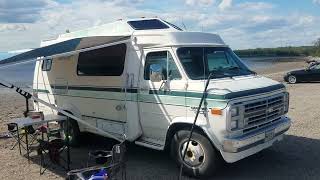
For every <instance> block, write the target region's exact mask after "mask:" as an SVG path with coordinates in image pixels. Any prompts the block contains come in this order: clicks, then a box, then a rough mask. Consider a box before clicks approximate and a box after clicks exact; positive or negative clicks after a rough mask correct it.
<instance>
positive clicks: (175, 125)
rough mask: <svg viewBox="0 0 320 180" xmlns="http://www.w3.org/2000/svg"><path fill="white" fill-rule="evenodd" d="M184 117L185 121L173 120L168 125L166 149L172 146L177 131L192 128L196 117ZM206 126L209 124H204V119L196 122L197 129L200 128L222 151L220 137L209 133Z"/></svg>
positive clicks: (217, 148) (214, 145)
mask: <svg viewBox="0 0 320 180" xmlns="http://www.w3.org/2000/svg"><path fill="white" fill-rule="evenodd" d="M179 119H180V118H179ZM183 119H184V121H180V120H179V121H178V120H176V121H172V123H171V124H170V126H169V127H168V130H167V133H166V140H165V149H167V148H169V147H170V144H171V140H172V136H173V135H174V134H175V133H176V132H178V131H179V130H190V129H191V127H192V124H193V120H194V119H193V118H190V117H189V118H183ZM199 120H200V119H199ZM206 126H207V124H203V121H202V122H201V120H200V121H199V122H197V123H196V125H195V130H198V131H200V132H201V133H203V135H205V136H206V137H207V138H208V139H209V141H210V142H211V144H212V145H213V147H215V148H216V150H218V151H221V150H222V145H221V143H220V142H219V140H218V138H217V137H216V136H215V135H214V134H213V133H209V131H208V130H207V128H206Z"/></svg>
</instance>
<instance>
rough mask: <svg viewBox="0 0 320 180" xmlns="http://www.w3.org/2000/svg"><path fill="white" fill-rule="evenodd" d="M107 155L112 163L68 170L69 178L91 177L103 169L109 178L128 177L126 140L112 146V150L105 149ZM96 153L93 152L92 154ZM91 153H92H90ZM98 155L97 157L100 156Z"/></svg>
mask: <svg viewBox="0 0 320 180" xmlns="http://www.w3.org/2000/svg"><path fill="white" fill-rule="evenodd" d="M104 153H108V154H105V155H106V157H110V158H111V163H110V164H105V165H102V166H101V165H100V166H93V167H87V168H83V169H76V170H72V171H69V172H68V177H67V179H69V180H85V179H90V177H92V176H93V175H94V174H96V173H98V172H99V171H101V170H105V171H106V172H107V174H108V180H109V179H111V180H112V179H124V180H125V179H126V161H127V156H126V145H125V142H122V143H120V144H116V145H114V146H113V147H112V150H111V151H104ZM93 154H95V153H92V152H91V156H92V155H93ZM89 155H90V153H89ZM100 157H101V156H98V157H97V158H100Z"/></svg>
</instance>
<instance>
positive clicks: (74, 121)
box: [58, 110, 80, 130]
mask: <svg viewBox="0 0 320 180" xmlns="http://www.w3.org/2000/svg"><path fill="white" fill-rule="evenodd" d="M63 111H65V112H67V113H69V114H72V115H74V114H73V113H72V112H71V111H68V110H63ZM58 115H61V116H66V115H64V114H62V113H60V112H58ZM70 121H73V123H75V125H76V126H77V128H78V129H79V124H78V122H77V121H76V120H74V119H72V118H70ZM79 130H80V129H79Z"/></svg>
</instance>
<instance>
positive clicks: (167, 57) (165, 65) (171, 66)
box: [144, 51, 181, 80]
mask: <svg viewBox="0 0 320 180" xmlns="http://www.w3.org/2000/svg"><path fill="white" fill-rule="evenodd" d="M159 70H160V71H161V72H162V77H160V78H161V80H167V79H170V80H175V79H181V75H180V72H179V70H178V68H177V66H176V63H175V62H174V60H173V58H172V56H171V54H170V52H168V51H160V52H151V53H148V55H147V57H146V64H145V70H144V79H145V80H150V76H151V75H152V71H159ZM168 77H169V78H168Z"/></svg>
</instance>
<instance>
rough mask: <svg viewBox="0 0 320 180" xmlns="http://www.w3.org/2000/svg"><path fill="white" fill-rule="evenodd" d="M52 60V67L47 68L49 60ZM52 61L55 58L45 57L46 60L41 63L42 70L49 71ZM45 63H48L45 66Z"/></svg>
mask: <svg viewBox="0 0 320 180" xmlns="http://www.w3.org/2000/svg"><path fill="white" fill-rule="evenodd" d="M49 60H50V68H49V69H48V68H47V62H48V61H49ZM52 62H53V58H45V59H44V60H42V64H41V70H42V71H46V72H49V71H51V69H52ZM44 65H46V67H45V68H44Z"/></svg>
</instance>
